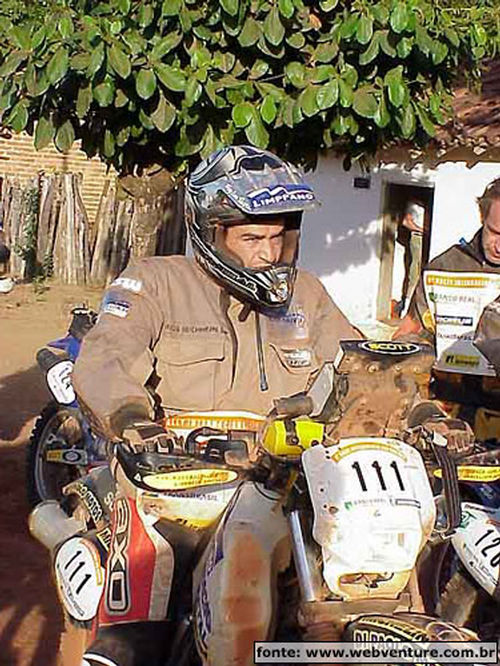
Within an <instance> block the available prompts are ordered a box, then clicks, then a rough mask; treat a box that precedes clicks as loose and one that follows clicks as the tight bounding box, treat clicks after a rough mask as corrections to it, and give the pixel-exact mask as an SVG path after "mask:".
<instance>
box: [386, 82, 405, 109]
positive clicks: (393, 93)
mask: <svg viewBox="0 0 500 666" xmlns="http://www.w3.org/2000/svg"><path fill="white" fill-rule="evenodd" d="M388 88H389V100H390V102H391V104H392V105H393V106H395V107H399V106H401V104H402V103H403V102H404V98H405V87H404V85H403V82H402V81H398V80H397V79H391V81H390V82H389V85H388Z"/></svg>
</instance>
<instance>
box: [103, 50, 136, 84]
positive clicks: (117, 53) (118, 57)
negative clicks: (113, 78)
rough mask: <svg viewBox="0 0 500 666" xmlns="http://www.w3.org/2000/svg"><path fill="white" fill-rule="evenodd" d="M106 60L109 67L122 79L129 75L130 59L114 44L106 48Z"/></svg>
mask: <svg viewBox="0 0 500 666" xmlns="http://www.w3.org/2000/svg"><path fill="white" fill-rule="evenodd" d="M108 61H109V64H110V65H111V67H112V68H113V69H114V70H115V72H116V73H117V74H118V76H120V77H121V78H122V79H126V78H127V77H128V76H130V71H131V66H130V60H129V59H128V57H127V56H126V55H125V53H124V52H123V51H122V50H121V48H120V47H119V46H117V45H116V44H113V46H112V47H111V48H110V49H108Z"/></svg>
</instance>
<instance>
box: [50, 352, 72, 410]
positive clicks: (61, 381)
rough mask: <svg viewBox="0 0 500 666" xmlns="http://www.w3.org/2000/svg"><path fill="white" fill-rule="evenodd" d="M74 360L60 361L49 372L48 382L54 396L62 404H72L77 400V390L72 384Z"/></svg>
mask: <svg viewBox="0 0 500 666" xmlns="http://www.w3.org/2000/svg"><path fill="white" fill-rule="evenodd" d="M72 372H73V361H69V360H66V361H60V363H56V365H54V366H52V368H50V370H49V371H48V372H47V384H48V385H49V389H50V390H51V392H52V395H53V396H54V398H55V399H56V400H57V402H59V403H60V404H61V405H70V404H71V403H72V402H74V401H75V400H76V395H75V391H74V389H73V386H72V384H71V373H72Z"/></svg>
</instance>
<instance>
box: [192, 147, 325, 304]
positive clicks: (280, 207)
mask: <svg viewBox="0 0 500 666" xmlns="http://www.w3.org/2000/svg"><path fill="white" fill-rule="evenodd" d="M316 203H317V202H316V197H315V195H314V192H313V190H312V188H311V187H310V186H309V185H308V184H307V183H305V182H304V180H303V178H302V175H301V173H300V171H299V170H298V169H297V168H296V167H295V166H293V165H292V164H289V163H287V162H284V161H283V160H281V159H280V158H279V157H276V155H274V154H273V153H270V152H268V151H267V150H260V149H258V148H254V147H252V146H229V147H228V148H223V149H221V150H217V151H216V152H215V153H213V154H212V155H211V156H210V157H208V158H207V159H205V160H203V161H202V162H201V164H199V165H198V167H197V168H196V169H195V170H194V171H193V173H192V174H191V175H190V177H189V178H188V181H187V186H186V198H185V207H186V223H187V227H188V229H189V234H190V237H191V242H192V245H193V251H194V254H195V257H196V259H197V261H198V263H199V264H200V265H201V266H202V267H203V268H204V270H205V271H206V272H207V273H208V274H209V275H211V276H212V277H213V278H214V279H215V280H216V281H217V282H218V283H219V284H221V285H222V286H223V287H225V288H226V289H228V291H230V292H231V293H233V294H234V295H235V296H237V297H239V298H240V299H242V300H244V301H247V302H249V303H251V304H252V305H255V306H257V307H260V308H278V307H284V306H286V305H287V304H288V303H289V301H290V299H291V297H292V292H293V284H294V281H295V274H296V267H295V263H296V260H297V253H298V245H299V234H300V223H301V219H302V213H303V212H304V211H305V210H308V209H311V208H313V207H314V206H315V205H316ZM272 216H274V217H276V216H280V217H283V220H284V222H285V230H284V241H283V250H282V252H281V257H280V259H279V262H278V263H276V264H273V265H270V266H268V267H265V268H248V267H245V266H242V265H241V262H238V259H237V257H235V256H234V255H233V254H231V253H230V252H229V251H228V250H227V248H226V247H225V244H224V238H225V234H224V228H225V227H227V226H232V225H236V224H258V223H266V219H269V218H270V217H272Z"/></svg>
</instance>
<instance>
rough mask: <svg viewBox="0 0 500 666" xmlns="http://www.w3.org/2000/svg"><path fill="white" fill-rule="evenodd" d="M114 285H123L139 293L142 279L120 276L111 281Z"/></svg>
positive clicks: (128, 289) (124, 287)
mask: <svg viewBox="0 0 500 666" xmlns="http://www.w3.org/2000/svg"><path fill="white" fill-rule="evenodd" d="M111 286H112V287H121V288H122V289H126V290H127V291H133V292H134V294H138V293H139V292H140V291H141V289H142V280H135V279H134V278H128V277H118V278H116V280H114V281H113V282H112V283H111Z"/></svg>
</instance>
